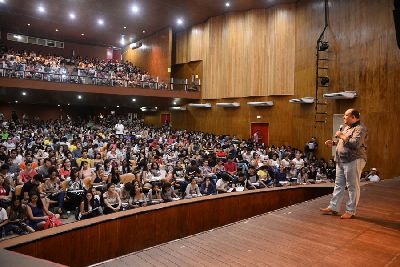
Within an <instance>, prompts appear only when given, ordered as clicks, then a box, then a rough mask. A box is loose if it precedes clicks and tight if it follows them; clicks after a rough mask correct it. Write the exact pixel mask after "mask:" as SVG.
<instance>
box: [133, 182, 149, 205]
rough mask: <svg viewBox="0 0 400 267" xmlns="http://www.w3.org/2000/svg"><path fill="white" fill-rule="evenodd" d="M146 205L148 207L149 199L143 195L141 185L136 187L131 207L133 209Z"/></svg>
mask: <svg viewBox="0 0 400 267" xmlns="http://www.w3.org/2000/svg"><path fill="white" fill-rule="evenodd" d="M131 192H132V191H131ZM146 205H147V199H146V196H145V195H144V193H143V190H142V188H141V187H140V186H139V185H135V189H134V191H133V192H132V193H131V197H130V198H129V206H130V207H131V208H138V207H143V206H146Z"/></svg>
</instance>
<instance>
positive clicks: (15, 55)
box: [0, 49, 168, 89]
mask: <svg viewBox="0 0 400 267" xmlns="http://www.w3.org/2000/svg"><path fill="white" fill-rule="evenodd" d="M0 74H1V75H2V76H6V77H10V78H20V79H31V80H45V81H51V82H65V83H78V84H96V85H107V86H124V87H149V88H154V89H167V87H168V86H167V83H166V82H165V81H160V82H158V80H157V79H156V78H154V77H151V76H150V74H149V73H148V72H146V71H144V70H142V69H140V68H139V67H137V66H134V65H133V64H132V63H129V62H127V61H126V62H122V61H121V62H118V61H115V60H103V59H99V58H88V57H85V58H83V57H79V56H72V57H70V58H65V57H62V56H57V55H44V54H41V53H36V52H32V51H31V52H28V51H15V50H12V49H10V50H6V51H4V52H1V53H0Z"/></svg>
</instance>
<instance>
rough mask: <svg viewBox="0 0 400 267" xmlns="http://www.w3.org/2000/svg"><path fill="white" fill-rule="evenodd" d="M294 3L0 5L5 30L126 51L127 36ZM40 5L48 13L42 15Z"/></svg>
mask: <svg viewBox="0 0 400 267" xmlns="http://www.w3.org/2000/svg"><path fill="white" fill-rule="evenodd" d="M226 2H230V7H226V6H225V3H226ZM289 2H296V1H295V0H29V1H27V0H0V25H1V30H2V31H7V32H12V33H16V34H23V35H28V36H33V37H41V38H48V39H53V40H59V41H66V42H76V43H85V44H92V45H104V46H117V47H120V46H121V44H120V40H121V38H122V35H124V39H125V40H126V42H127V43H129V42H131V41H137V40H140V39H142V38H143V37H145V36H148V35H151V34H152V33H154V32H157V31H158V30H161V29H163V28H165V27H168V26H171V27H173V29H174V30H175V31H179V30H182V29H184V28H185V27H189V26H191V25H195V24H197V23H201V22H203V21H206V20H207V18H209V17H213V16H217V15H221V14H223V13H226V12H232V11H242V10H248V9H253V8H267V7H271V6H272V5H276V4H281V3H289ZM133 5H136V6H137V7H138V8H139V11H138V12H137V13H135V12H133V11H132V6H133ZM39 6H42V7H43V9H44V12H40V11H39ZM70 13H74V14H75V19H70V17H69V15H70ZM178 18H182V19H183V20H184V23H183V24H182V25H180V26H178V25H177V23H176V20H177V19H178ZM98 19H102V20H103V21H104V24H103V25H102V26H101V25H98V24H97V20H98ZM28 23H29V24H30V26H28V25H27V24H28ZM124 26H126V29H124ZM56 29H58V30H59V31H56ZM143 31H145V33H143ZM82 33H84V36H82V35H81V34H82Z"/></svg>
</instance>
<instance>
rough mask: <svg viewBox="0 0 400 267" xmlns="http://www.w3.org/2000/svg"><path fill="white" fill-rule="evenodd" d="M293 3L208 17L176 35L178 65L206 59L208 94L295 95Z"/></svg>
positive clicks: (214, 96)
mask: <svg viewBox="0 0 400 267" xmlns="http://www.w3.org/2000/svg"><path fill="white" fill-rule="evenodd" d="M294 35H295V5H294V4H292V5H282V6H276V7H273V8H269V9H257V10H250V11H247V12H236V13H230V14H227V15H223V16H218V17H213V18H210V19H209V20H208V21H207V22H206V23H204V24H201V25H196V26H194V27H192V28H191V29H189V30H187V31H183V32H180V33H177V35H176V58H175V62H176V63H177V64H180V63H186V62H190V61H194V60H203V71H204V83H203V87H202V97H203V98H204V99H218V98H235V97H248V96H262V95H292V94H293V92H294V67H295V61H294V60H295V58H294V51H295V43H294V40H293V36H294Z"/></svg>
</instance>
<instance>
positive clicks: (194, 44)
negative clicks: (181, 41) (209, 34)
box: [187, 24, 204, 62]
mask: <svg viewBox="0 0 400 267" xmlns="http://www.w3.org/2000/svg"><path fill="white" fill-rule="evenodd" d="M203 31H204V24H199V25H196V26H193V27H192V28H191V29H190V30H189V35H188V59H187V60H188V61H189V62H191V61H198V60H202V59H203V40H202V39H203Z"/></svg>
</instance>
